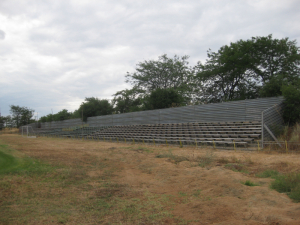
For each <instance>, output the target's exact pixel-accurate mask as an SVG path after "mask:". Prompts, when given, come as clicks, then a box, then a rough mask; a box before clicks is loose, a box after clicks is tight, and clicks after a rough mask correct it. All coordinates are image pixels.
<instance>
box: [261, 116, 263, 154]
mask: <svg viewBox="0 0 300 225" xmlns="http://www.w3.org/2000/svg"><path fill="white" fill-rule="evenodd" d="M261 148H262V149H264V111H262V113H261Z"/></svg>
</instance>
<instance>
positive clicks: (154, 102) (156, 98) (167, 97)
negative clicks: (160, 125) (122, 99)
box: [145, 88, 184, 109]
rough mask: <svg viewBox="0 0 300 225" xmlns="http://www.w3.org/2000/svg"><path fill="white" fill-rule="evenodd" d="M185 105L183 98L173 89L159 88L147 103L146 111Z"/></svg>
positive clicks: (153, 92) (152, 93)
mask: <svg viewBox="0 0 300 225" xmlns="http://www.w3.org/2000/svg"><path fill="white" fill-rule="evenodd" d="M182 105H184V99H183V97H182V96H181V95H180V94H178V92H177V91H175V90H174V89H173V88H168V89H161V88H158V89H156V90H154V91H152V92H151V94H150V95H149V97H148V98H147V102H145V107H146V109H164V108H171V107H178V106H182Z"/></svg>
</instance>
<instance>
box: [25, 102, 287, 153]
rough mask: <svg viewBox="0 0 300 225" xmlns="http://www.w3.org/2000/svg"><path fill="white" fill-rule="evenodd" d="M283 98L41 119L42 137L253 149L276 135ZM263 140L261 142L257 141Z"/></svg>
mask: <svg viewBox="0 0 300 225" xmlns="http://www.w3.org/2000/svg"><path fill="white" fill-rule="evenodd" d="M282 109H283V98H282V97H272V98H260V99H250V100H241V101H233V102H224V103H215V104H204V105H194V106H185V107H177V108H168V109H159V110H149V111H142V112H133V113H124V114H113V115H106V116H97V117H89V118H88V119H87V122H85V123H83V122H82V121H81V120H80V119H72V120H65V121H56V122H51V123H41V128H37V127H36V125H35V124H29V126H32V127H33V129H34V131H35V132H36V133H37V135H42V136H60V137H68V138H85V139H94V140H114V141H134V142H138V141H140V142H148V143H166V144H175V143H180V144H195V145H212V146H215V147H216V146H225V147H226V146H241V147H249V146H251V145H254V144H256V145H257V144H260V145H263V143H264V141H266V140H273V139H274V138H275V139H276V137H275V136H276V134H277V132H278V131H279V130H280V129H281V128H282V126H283V120H282V117H281V114H282ZM257 141H259V143H257Z"/></svg>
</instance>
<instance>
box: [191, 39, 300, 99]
mask: <svg viewBox="0 0 300 225" xmlns="http://www.w3.org/2000/svg"><path fill="white" fill-rule="evenodd" d="M299 63H300V55H299V48H298V47H297V46H296V41H289V39H288V38H284V39H280V40H279V39H273V38H272V35H269V36H267V37H253V38H252V39H250V40H246V41H244V40H239V41H237V42H235V43H230V45H229V46H227V45H225V46H223V47H221V48H220V49H219V51H218V52H212V51H211V50H209V51H208V60H207V61H206V63H205V64H204V65H203V64H201V63H200V62H199V63H198V65H197V66H196V67H195V71H196V73H197V82H198V84H199V87H198V88H199V90H200V93H201V94H200V97H199V98H200V101H202V102H205V101H206V102H222V101H232V100H241V99H249V98H256V97H261V96H276V95H279V94H280V93H281V91H280V90H281V85H279V84H278V81H280V82H283V83H286V82H290V83H291V82H292V81H293V80H295V79H298V77H299V72H300V71H299Z"/></svg>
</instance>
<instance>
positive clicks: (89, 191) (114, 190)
mask: <svg viewBox="0 0 300 225" xmlns="http://www.w3.org/2000/svg"><path fill="white" fill-rule="evenodd" d="M0 144H1V145H4V144H5V145H8V147H9V148H10V149H15V150H17V151H16V152H14V153H13V154H14V156H16V157H31V158H32V159H38V160H39V161H41V162H43V163H46V164H50V165H51V166H52V167H53V169H52V170H50V171H48V172H46V173H42V174H35V173H32V174H25V175H22V174H21V175H20V174H6V175H1V179H2V180H1V181H0V218H1V219H0V224H300V203H295V202H293V201H292V200H291V199H290V198H289V197H288V196H287V195H286V194H285V193H278V192H277V191H275V190H272V189H270V188H269V185H270V183H271V182H272V180H273V179H272V178H259V177H257V176H256V175H257V174H258V173H260V172H263V171H265V170H277V171H278V172H280V173H283V174H284V173H289V172H299V171H300V160H299V159H300V155H297V154H278V153H273V154H270V153H268V154H266V153H263V152H250V151H237V152H234V151H227V150H212V149H205V148H198V149H195V148H189V147H184V148H178V147H174V146H169V147H167V146H150V145H141V144H135V145H131V144H123V143H111V142H96V141H82V140H70V139H59V138H36V139H27V138H22V137H21V136H19V135H9V134H3V135H1V136H0ZM247 180H250V181H251V182H254V183H256V184H258V186H253V187H251V186H246V185H245V184H243V182H244V183H245V181H247Z"/></svg>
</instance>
